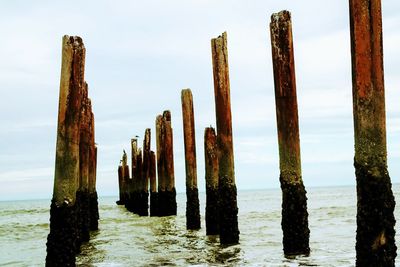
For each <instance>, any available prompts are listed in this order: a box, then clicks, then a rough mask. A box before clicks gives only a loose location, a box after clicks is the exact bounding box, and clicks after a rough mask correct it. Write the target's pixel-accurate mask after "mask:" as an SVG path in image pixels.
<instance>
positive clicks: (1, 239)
mask: <svg viewBox="0 0 400 267" xmlns="http://www.w3.org/2000/svg"><path fill="white" fill-rule="evenodd" d="M307 191H308V194H307V195H308V212H309V227H310V231H311V235H310V247H311V255H310V256H309V257H297V258H294V259H286V258H285V257H284V256H283V252H282V242H281V241H282V231H281V226H280V221H281V209H280V205H281V192H280V190H279V189H270V190H259V191H239V192H238V205H239V229H240V232H241V234H240V244H238V245H235V246H230V247H222V246H220V245H219V240H218V237H215V236H209V237H207V236H206V235H205V222H204V209H205V194H204V193H200V205H201V211H202V214H201V215H202V227H203V228H202V229H201V230H199V231H187V230H186V224H185V202H186V199H185V194H178V195H177V202H178V216H171V217H163V218H154V217H151V218H150V217H139V216H137V215H134V214H132V213H130V212H128V211H126V210H125V208H123V207H121V206H117V205H116V204H115V201H116V200H117V197H103V198H100V199H99V212H100V222H99V228H100V229H99V231H96V232H93V233H92V234H91V240H90V242H88V243H86V244H84V245H83V247H82V252H81V254H80V255H78V256H77V265H80V266H160V265H170V266H354V263H355V249H354V246H355V232H356V193H355V187H329V188H328V187H327V188H308V189H307ZM393 192H394V193H395V197H396V199H400V186H399V185H394V187H393ZM49 207H50V200H31V201H13V202H0V248H1V250H0V265H1V266H43V265H44V262H45V257H46V238H47V234H48V232H49V224H48V222H49ZM399 215H400V214H399V209H396V212H395V216H396V218H399ZM396 230H397V233H398V232H399V231H400V230H399V225H396ZM396 240H399V235H398V234H397V235H396Z"/></svg>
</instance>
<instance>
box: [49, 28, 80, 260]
mask: <svg viewBox="0 0 400 267" xmlns="http://www.w3.org/2000/svg"><path fill="white" fill-rule="evenodd" d="M62 42H63V44H62V65H61V80H60V98H59V106H58V126H57V144H56V160H55V174H54V189H53V199H52V203H51V209H50V233H49V235H48V237H47V256H46V265H48V266H74V265H75V253H76V251H77V250H78V248H77V243H76V237H77V236H76V235H77V217H76V212H77V210H76V205H75V204H76V203H75V202H76V192H77V189H78V181H79V176H80V173H79V137H80V133H79V128H80V113H81V104H82V88H83V87H84V66H85V46H84V45H83V42H82V39H81V38H80V37H77V36H75V37H69V36H67V35H65V36H64V37H63V41H62Z"/></svg>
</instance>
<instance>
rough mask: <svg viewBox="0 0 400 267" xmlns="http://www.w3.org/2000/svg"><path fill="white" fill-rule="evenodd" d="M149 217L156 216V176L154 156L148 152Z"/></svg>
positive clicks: (152, 152) (151, 152)
mask: <svg viewBox="0 0 400 267" xmlns="http://www.w3.org/2000/svg"><path fill="white" fill-rule="evenodd" d="M149 176H150V216H158V215H159V214H158V193H157V176H156V155H155V153H154V151H150V171H149Z"/></svg>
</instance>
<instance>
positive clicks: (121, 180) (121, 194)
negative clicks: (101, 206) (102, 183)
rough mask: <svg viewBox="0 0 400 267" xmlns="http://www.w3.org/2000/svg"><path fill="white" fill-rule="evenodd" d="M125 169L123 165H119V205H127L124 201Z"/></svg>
mask: <svg viewBox="0 0 400 267" xmlns="http://www.w3.org/2000/svg"><path fill="white" fill-rule="evenodd" d="M122 184H123V170H122V165H118V185H119V200H118V201H117V205H125V201H124V189H123V186H122Z"/></svg>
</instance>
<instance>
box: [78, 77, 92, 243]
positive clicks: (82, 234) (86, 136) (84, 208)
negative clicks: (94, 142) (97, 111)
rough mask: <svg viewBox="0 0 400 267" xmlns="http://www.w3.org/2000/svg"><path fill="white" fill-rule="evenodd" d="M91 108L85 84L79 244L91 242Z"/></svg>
mask: <svg viewBox="0 0 400 267" xmlns="http://www.w3.org/2000/svg"><path fill="white" fill-rule="evenodd" d="M91 112H92V111H91V106H90V105H89V98H88V85H87V83H86V82H85V83H84V87H83V88H82V104H81V118H80V129H79V131H80V140H79V173H80V175H79V176H80V177H79V189H78V192H77V193H76V198H77V203H78V204H79V208H78V216H77V217H78V225H79V231H78V243H82V242H86V241H89V238H90V235H89V232H90V229H89V224H90V221H89V220H90V215H89V165H90V158H89V146H90V118H91Z"/></svg>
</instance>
